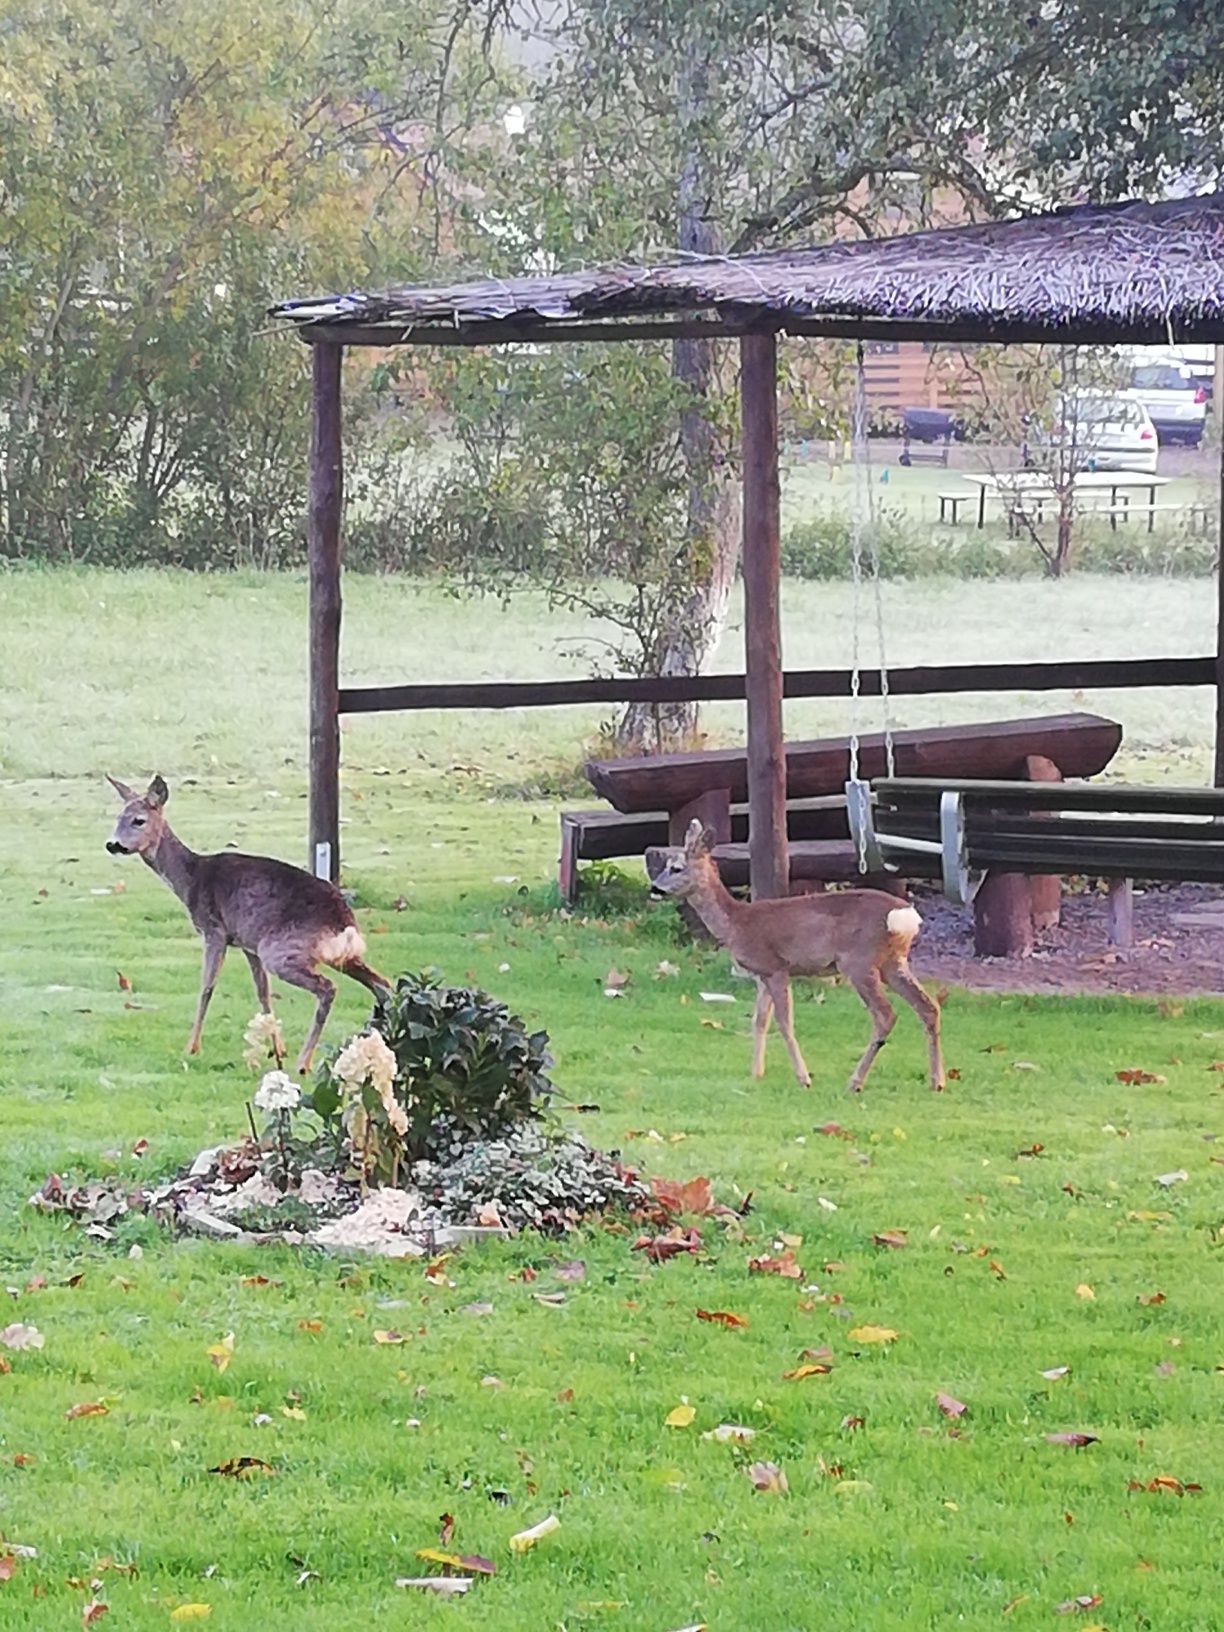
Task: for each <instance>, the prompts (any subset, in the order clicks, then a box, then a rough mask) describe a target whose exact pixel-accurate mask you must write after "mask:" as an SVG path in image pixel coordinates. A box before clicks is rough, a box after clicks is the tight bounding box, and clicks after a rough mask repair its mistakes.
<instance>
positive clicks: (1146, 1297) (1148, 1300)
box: [1135, 1292, 1165, 1309]
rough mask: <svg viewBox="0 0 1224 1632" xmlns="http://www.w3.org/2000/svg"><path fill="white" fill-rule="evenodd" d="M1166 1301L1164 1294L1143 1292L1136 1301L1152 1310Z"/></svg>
mask: <svg viewBox="0 0 1224 1632" xmlns="http://www.w3.org/2000/svg"><path fill="white" fill-rule="evenodd" d="M1164 1301H1165V1295H1164V1293H1163V1292H1141V1293H1140V1294H1139V1296H1138V1297H1137V1298H1136V1299H1135V1302H1136V1303H1140V1304H1142V1305H1143V1307H1144V1308H1145V1309H1150V1308H1151V1307H1152V1306H1153V1304H1157V1303H1163V1302H1164Z"/></svg>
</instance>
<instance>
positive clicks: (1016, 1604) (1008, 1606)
mask: <svg viewBox="0 0 1224 1632" xmlns="http://www.w3.org/2000/svg"><path fill="white" fill-rule="evenodd" d="M1028 1597H1029V1595H1028V1593H1027V1592H1020V1593H1017V1594H1016V1596H1015V1597H1014V1598H1009V1599H1008V1600H1007V1602H1006V1603H1005V1604H1004V1605H1003V1613H1004V1615H1010V1614H1011V1612H1012V1610H1013V1609H1019V1608H1020V1605H1021V1604H1027V1603H1028Z"/></svg>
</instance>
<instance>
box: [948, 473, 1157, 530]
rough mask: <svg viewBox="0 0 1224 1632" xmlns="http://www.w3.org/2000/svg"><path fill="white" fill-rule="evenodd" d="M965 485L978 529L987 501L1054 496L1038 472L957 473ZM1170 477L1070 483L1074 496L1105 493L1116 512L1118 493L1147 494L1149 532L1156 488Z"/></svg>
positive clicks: (1093, 476) (1102, 477)
mask: <svg viewBox="0 0 1224 1632" xmlns="http://www.w3.org/2000/svg"><path fill="white" fill-rule="evenodd" d="M960 474H961V476H963V477H964V479H965V481H967V482H969V483H970V484H971V485H972V486H974V487H976V488H977V489H978V490H979V491H978V523H977V524H978V526H979V527H984V526H985V525H986V500H987V497H993V498H997V499H1009V500H1016V499H1023V498H1025V497H1026V496H1030V497H1031V496H1033V495H1035V494H1048V495H1050V496H1051V497H1053V496H1055V495H1054V489H1053V488H1052V487H1051V485H1050V479H1049V477H1048V476H1046V475H1045V474H1044V473H1043V472H1042V471H1039V470H1007V471H999V472H998V473H997V474H986V473H983V472H973V471H967V470H965V471H961V472H960ZM1172 479H1173V478H1172V477H1171V476H1156V475H1154V474H1153V475H1149V474H1148V472H1147V471H1144V470H1081V471H1079V472H1078V473H1077V474H1076V476H1075V477H1074V479H1073V481H1072V484H1071V486H1072V492H1074V493H1108V494H1109V503H1110V508H1111V510H1113V511H1116V510H1117V509H1118V495H1119V493H1130V492H1135V491H1140V492H1142V491H1143V489H1145V488H1146V489H1147V493H1148V505H1149V510H1148V531H1149V532H1151V531H1152V528H1153V525H1154V522H1155V514H1154V512H1155V506H1156V492H1157V489H1158V488H1161V487H1166V486H1167V485H1168V484H1169V482H1170V481H1172ZM1110 522H1111V524H1112V525H1113V526H1114V527H1115V528H1116V527H1117V516H1116V515H1111V516H1110Z"/></svg>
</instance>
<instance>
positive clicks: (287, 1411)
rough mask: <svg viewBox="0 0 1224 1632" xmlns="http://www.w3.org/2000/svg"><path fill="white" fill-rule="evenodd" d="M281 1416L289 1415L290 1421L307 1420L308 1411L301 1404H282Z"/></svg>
mask: <svg viewBox="0 0 1224 1632" xmlns="http://www.w3.org/2000/svg"><path fill="white" fill-rule="evenodd" d="M281 1416H282V1417H288V1418H289V1420H290V1422H305V1421H306V1413H305V1411H303V1410H302V1408H301V1406H300V1405H282V1406H281Z"/></svg>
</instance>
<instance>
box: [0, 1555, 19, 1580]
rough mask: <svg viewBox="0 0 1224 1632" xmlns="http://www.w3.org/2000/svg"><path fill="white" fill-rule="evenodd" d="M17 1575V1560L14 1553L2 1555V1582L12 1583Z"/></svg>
mask: <svg viewBox="0 0 1224 1632" xmlns="http://www.w3.org/2000/svg"><path fill="white" fill-rule="evenodd" d="M16 1573H17V1560H16V1558H15V1557H14V1556H13V1554H12V1553H0V1581H11V1580H12V1579H13V1576H14V1575H15V1574H16Z"/></svg>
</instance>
